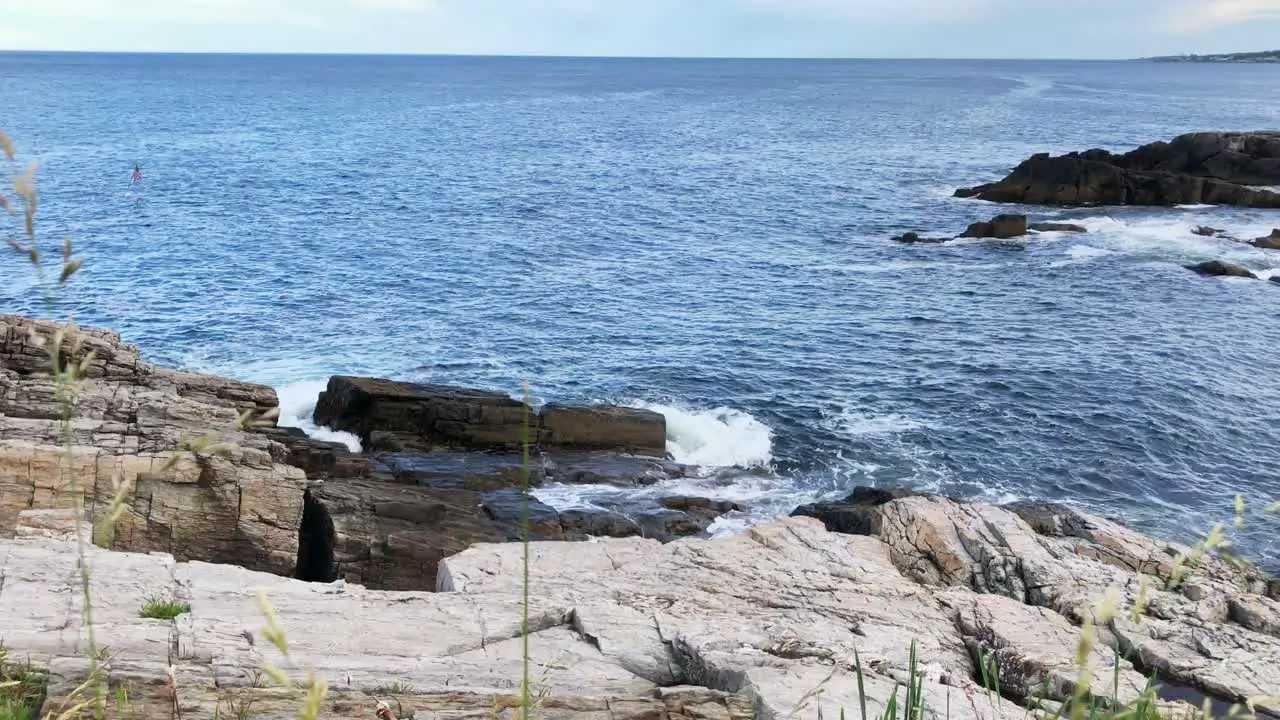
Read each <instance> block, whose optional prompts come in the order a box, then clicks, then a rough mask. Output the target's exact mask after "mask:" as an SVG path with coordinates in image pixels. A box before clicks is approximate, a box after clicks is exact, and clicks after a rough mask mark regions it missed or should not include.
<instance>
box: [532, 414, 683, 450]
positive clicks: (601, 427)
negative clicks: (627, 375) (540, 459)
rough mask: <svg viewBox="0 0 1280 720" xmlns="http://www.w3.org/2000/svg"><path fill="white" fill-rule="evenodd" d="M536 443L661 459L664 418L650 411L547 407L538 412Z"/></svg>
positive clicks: (664, 446) (665, 421)
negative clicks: (644, 455) (538, 441)
mask: <svg viewBox="0 0 1280 720" xmlns="http://www.w3.org/2000/svg"><path fill="white" fill-rule="evenodd" d="M538 424H539V427H540V433H539V440H540V441H541V443H542V444H543V445H546V446H550V447H559V448H567V449H574V450H614V451H618V452H635V453H642V454H648V455H657V456H664V455H666V452H667V419H666V418H665V417H664V416H663V415H662V414H661V413H656V412H653V411H652V410H642V409H639V408H629V407H617V406H612V405H592V406H586V407H576V406H568V405H547V406H545V407H543V408H542V411H541V412H539V413H538Z"/></svg>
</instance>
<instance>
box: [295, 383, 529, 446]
mask: <svg viewBox="0 0 1280 720" xmlns="http://www.w3.org/2000/svg"><path fill="white" fill-rule="evenodd" d="M526 418H527V413H526V408H525V405H524V404H523V403H521V402H520V401H518V400H514V399H512V398H510V397H508V396H506V395H504V394H502V393H495V392H489V391H486V390H473V389H468V388H456V387H447V386H443V385H424V384H417V383H405V382H395V381H392V380H383V379H380V378H364V377H345V376H335V377H333V378H330V379H329V385H328V387H327V388H326V389H325V391H324V392H322V393H321V394H320V397H319V400H318V402H317V403H316V409H315V415H314V422H315V423H316V424H317V425H325V426H328V427H331V428H333V429H334V430H343V431H346V432H350V433H354V434H355V435H356V436H358V437H359V438H360V440H361V442H362V443H364V446H365V448H366V449H367V450H377V449H382V448H387V449H397V450H400V449H414V450H431V449H436V448H462V449H475V448H504V447H505V448H515V447H520V446H521V445H522V444H523V442H524V439H525V427H526ZM530 422H531V421H530ZM375 434H376V435H375Z"/></svg>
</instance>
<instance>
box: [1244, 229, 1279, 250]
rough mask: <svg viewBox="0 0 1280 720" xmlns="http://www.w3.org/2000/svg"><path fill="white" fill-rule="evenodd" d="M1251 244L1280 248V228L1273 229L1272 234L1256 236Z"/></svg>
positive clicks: (1268, 248)
mask: <svg viewBox="0 0 1280 720" xmlns="http://www.w3.org/2000/svg"><path fill="white" fill-rule="evenodd" d="M1249 244H1250V245H1252V246H1254V247H1259V248H1264V249H1267V250H1280V228H1276V229H1274V230H1272V231H1271V234H1270V235H1264V236H1263V237H1260V238H1255V239H1254V240H1253V241H1252V242H1250V243H1249Z"/></svg>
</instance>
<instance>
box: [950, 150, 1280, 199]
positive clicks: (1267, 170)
mask: <svg viewBox="0 0 1280 720" xmlns="http://www.w3.org/2000/svg"><path fill="white" fill-rule="evenodd" d="M1276 184H1280V133H1273V132H1255V133H1191V134H1188V135H1181V136H1179V137H1177V138H1175V139H1174V140H1173V141H1172V142H1156V143H1151V144H1149V145H1143V146H1142V147H1140V148H1138V149H1136V150H1133V151H1131V152H1128V153H1124V154H1115V153H1111V152H1108V151H1106V150H1087V151H1085V152H1082V153H1068V154H1067V155H1062V156H1058V157H1051V156H1050V155H1049V154H1048V153H1040V154H1038V155H1033V156H1032V157H1030V158H1028V159H1027V160H1025V161H1023V162H1022V163H1021V164H1020V165H1018V166H1017V167H1016V168H1014V170H1013V172H1011V173H1010V174H1009V175H1008V176H1007V177H1005V178H1004V179H1003V180H1000V181H998V182H994V183H989V184H986V185H979V186H976V187H972V188H961V189H959V190H957V191H956V193H955V194H956V196H957V197H976V198H979V199H982V200H989V201H992V202H1002V203H1027V204H1036V205H1065V206H1073V205H1149V206H1161V205H1163V206H1169V205H1187V204H1206V205H1234V206H1238V207H1256V208H1280V193H1275V192H1271V191H1269V190H1262V189H1258V188H1255V187H1249V186H1251V185H1276Z"/></svg>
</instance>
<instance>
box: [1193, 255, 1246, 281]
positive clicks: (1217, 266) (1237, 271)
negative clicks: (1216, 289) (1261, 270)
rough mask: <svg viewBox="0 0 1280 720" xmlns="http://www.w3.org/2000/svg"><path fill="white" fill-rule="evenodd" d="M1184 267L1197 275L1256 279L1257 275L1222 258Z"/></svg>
mask: <svg viewBox="0 0 1280 720" xmlns="http://www.w3.org/2000/svg"><path fill="white" fill-rule="evenodd" d="M1186 268H1187V269H1188V270H1190V271H1192V272H1194V273H1196V274H1197V275H1205V276H1208V277H1242V278H1249V279H1251V280H1257V279H1258V276H1257V275H1254V274H1253V271H1251V270H1249V269H1248V268H1243V267H1240V266H1239V265H1233V264H1231V263H1229V262H1223V261H1222V260H1207V261H1205V262H1202V263H1196V264H1194V265H1187V266H1186Z"/></svg>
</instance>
